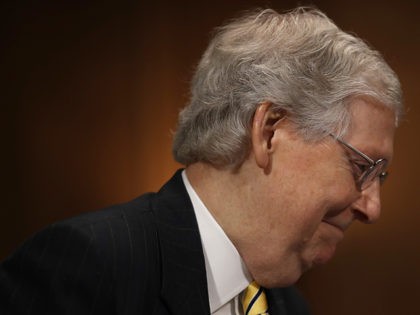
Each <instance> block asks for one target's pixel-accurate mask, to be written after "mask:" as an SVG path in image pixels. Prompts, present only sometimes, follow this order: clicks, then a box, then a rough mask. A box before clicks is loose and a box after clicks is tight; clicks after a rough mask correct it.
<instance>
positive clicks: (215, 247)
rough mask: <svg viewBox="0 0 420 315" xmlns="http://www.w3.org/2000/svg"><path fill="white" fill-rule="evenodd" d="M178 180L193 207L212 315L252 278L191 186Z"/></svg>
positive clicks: (184, 177)
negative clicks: (204, 264) (183, 185)
mask: <svg viewBox="0 0 420 315" xmlns="http://www.w3.org/2000/svg"><path fill="white" fill-rule="evenodd" d="M182 179H183V181H184V184H185V187H186V189H187V192H188V195H189V197H190V199H191V202H192V204H193V208H194V212H195V215H196V218H197V223H198V227H199V230H200V236H201V243H202V246H203V252H204V260H205V263H206V275H207V287H208V293H209V302H210V311H211V312H212V313H213V312H214V311H216V310H217V309H219V308H220V307H222V306H223V305H224V304H226V303H227V302H229V301H230V300H232V299H233V298H234V297H236V296H237V295H238V294H239V293H241V292H242V291H243V290H244V289H245V288H246V287H247V286H248V285H249V283H251V282H252V278H251V276H250V274H249V272H248V270H247V268H246V266H245V264H244V262H243V260H242V258H241V256H240V255H239V253H238V251H237V250H236V248H235V246H234V245H233V244H232V242H231V241H230V239H229V238H228V237H227V235H226V234H225V232H224V231H223V229H222V228H221V227H220V225H219V224H218V223H217V222H216V220H215V219H214V217H213V216H212V215H211V213H210V212H209V211H208V209H207V208H206V206H205V205H204V203H203V202H202V201H201V199H200V197H199V196H198V195H197V193H196V192H195V190H194V188H193V187H192V186H191V183H190V182H189V180H188V178H187V175H186V173H185V170H184V171H183V172H182Z"/></svg>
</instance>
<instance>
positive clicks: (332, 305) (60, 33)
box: [0, 0, 420, 315]
mask: <svg viewBox="0 0 420 315" xmlns="http://www.w3.org/2000/svg"><path fill="white" fill-rule="evenodd" d="M57 2H59V1H13V2H6V3H5V2H3V3H2V5H1V7H0V9H1V11H0V12H1V15H2V18H1V25H2V27H1V33H0V35H1V38H0V45H1V59H0V69H1V71H0V80H1V81H0V83H1V85H0V86H1V89H2V92H1V94H0V97H1V110H2V112H4V114H3V115H2V120H1V121H2V123H1V126H2V132H1V135H2V139H1V140H2V142H1V143H2V147H3V150H1V151H2V152H3V153H1V154H0V156H1V158H0V163H1V165H2V172H1V174H2V176H1V178H2V181H1V182H2V187H1V188H2V192H3V194H4V196H3V198H2V207H1V210H0V259H3V258H4V257H6V256H7V255H8V254H10V253H11V252H12V250H13V249H14V248H16V246H18V245H19V244H20V243H21V242H22V241H23V240H24V239H26V238H27V237H29V236H30V235H31V234H33V233H34V232H35V231H37V230H39V229H41V228H43V227H44V226H46V225H47V224H50V223H52V222H54V221H57V220H61V219H64V218H67V217H70V216H74V215H77V214H79V213H82V212H86V211H92V210H95V209H99V208H102V207H104V206H107V205H110V204H113V203H118V202H122V201H127V200H130V199H132V198H134V197H136V196H137V195H139V194H141V193H143V192H146V191H151V190H156V189H158V188H159V187H160V186H161V185H162V184H163V183H164V182H165V181H166V180H167V179H168V178H169V177H170V176H171V175H172V173H173V171H174V170H176V169H177V168H178V167H180V166H179V165H177V164H176V163H175V162H173V160H172V157H171V130H173V129H174V128H175V125H176V118H177V113H178V111H179V110H180V108H182V107H183V105H184V104H185V103H186V101H187V99H188V84H189V83H188V82H189V80H190V77H191V74H192V72H193V69H194V66H195V64H196V63H197V61H198V59H199V58H200V55H201V53H202V52H203V50H204V49H205V47H206V45H207V43H208V40H209V38H210V32H211V30H212V29H213V28H214V27H215V26H218V25H220V24H221V23H223V22H224V21H226V19H228V18H231V17H232V16H234V15H236V14H237V13H238V11H241V10H244V9H250V8H254V7H261V6H262V7H266V6H268V7H272V8H275V9H278V10H283V9H291V8H293V7H294V6H295V5H297V4H315V5H316V6H318V7H319V8H320V9H321V10H323V11H325V12H326V13H327V14H328V15H329V16H330V17H331V18H332V19H333V20H334V21H335V22H336V23H337V24H338V25H339V26H340V27H342V28H343V29H344V30H346V31H350V32H355V33H357V34H358V35H359V36H360V37H362V38H364V39H367V40H368V41H369V42H370V43H371V44H372V45H373V46H374V47H376V48H377V49H378V50H380V51H381V52H382V53H383V54H384V56H385V58H386V59H387V60H388V62H389V63H390V65H391V66H392V67H393V68H394V69H395V70H396V72H397V73H398V74H399V76H400V79H401V82H402V85H403V90H404V93H405V103H406V106H407V108H408V114H407V116H406V118H405V121H404V122H403V124H402V126H401V127H400V128H399V130H398V133H397V137H396V146H395V159H394V162H393V164H392V167H391V176H390V178H389V182H387V183H386V185H385V186H384V187H383V194H382V196H383V198H382V201H383V207H382V208H383V212H382V217H381V220H380V221H379V222H378V223H377V224H375V225H373V226H365V225H361V224H355V225H354V227H353V228H352V229H351V230H350V231H349V232H348V233H347V235H346V239H345V241H344V242H343V244H342V245H341V247H340V248H339V250H338V252H337V255H336V257H335V258H334V259H333V261H332V262H331V263H329V264H328V265H326V266H324V267H320V268H318V269H316V270H313V271H311V272H309V273H308V274H306V275H305V276H304V277H303V278H302V280H301V281H300V282H299V286H300V288H301V289H302V291H303V293H304V295H305V296H306V297H307V299H308V301H309V303H310V304H311V306H312V309H313V312H314V314H315V315H317V314H324V315H325V314H326V315H328V314H331V315H336V314H359V315H363V314H365V315H372V314H418V312H419V311H418V308H419V307H418V299H419V298H420V270H419V266H420V255H419V249H418V248H419V243H420V233H419V231H418V226H419V223H420V211H419V210H420V202H419V198H418V194H420V190H419V177H420V176H419V175H420V174H419V173H420V172H419V166H418V163H419V158H420V152H419V150H420V148H419V139H418V134H419V128H420V127H419V126H418V121H419V115H420V111H419V109H418V107H417V103H418V102H419V94H418V90H419V87H418V74H419V73H420V67H419V65H420V62H419V57H418V56H419V48H420V27H419V16H418V12H419V8H420V6H419V5H415V4H414V3H416V1H360V0H353V1H333V0H330V1H327V0H326V1H312V2H308V1H299V2H298V1H239V0H229V1H221V0H219V1H163V0H155V1H154V2H153V3H151V2H150V3H149V2H148V1H147V2H146V1H137V2H134V1H131V2H124V3H123V2H117V1H114V2H106V1H101V2H99V1H98V2H94V1H90V2H88V1H86V2H84V1H66V2H63V1H60V2H59V3H57ZM372 119H374V117H372ZM302 184H304V183H302Z"/></svg>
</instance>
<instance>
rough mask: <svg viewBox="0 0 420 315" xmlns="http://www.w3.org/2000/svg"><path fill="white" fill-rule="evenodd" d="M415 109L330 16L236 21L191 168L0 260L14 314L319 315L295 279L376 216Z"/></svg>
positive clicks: (267, 13) (197, 122) (210, 65)
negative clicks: (398, 135) (397, 143)
mask: <svg viewBox="0 0 420 315" xmlns="http://www.w3.org/2000/svg"><path fill="white" fill-rule="evenodd" d="M401 103H402V102H401V90H400V86H399V82H398V79H397V77H396V75H395V74H394V73H393V71H392V70H391V69H390V68H389V66H388V65H387V64H386V63H385V61H384V60H383V59H382V57H381V56H380V54H379V53H378V52H376V51H374V50H372V49H371V48H369V47H368V46H367V45H366V44H365V43H364V42H363V41H361V40H360V39H358V38H356V37H354V36H352V35H349V34H346V33H344V32H343V31H341V30H340V29H338V28H337V27H336V26H335V25H334V24H333V22H331V21H330V20H329V19H328V18H327V17H326V16H325V15H324V14H323V13H321V12H319V11H317V10H313V9H303V8H298V9H296V10H294V11H292V12H289V13H286V14H283V15H281V14H278V13H277V12H275V11H272V10H264V11H256V12H251V13H249V14H246V15H244V16H242V17H241V18H239V19H236V20H234V21H232V22H230V23H229V24H227V25H225V26H224V27H221V28H219V29H218V32H217V34H216V35H215V37H214V38H213V39H212V41H211V43H210V45H209V47H208V48H207V50H206V51H205V53H204V55H203V57H202V59H201V61H200V63H199V65H198V67H197V70H196V73H195V76H194V78H193V81H192V89H191V101H190V104H189V105H188V106H187V107H186V108H185V109H184V110H183V111H182V112H181V113H180V117H179V125H178V129H177V131H176V134H175V139H174V146H173V152H174V156H175V158H176V160H177V161H179V162H181V163H183V164H185V165H186V168H185V170H180V171H178V172H177V173H176V174H175V175H174V177H173V178H172V179H171V180H170V181H169V182H168V183H167V184H166V185H165V186H163V187H162V189H161V190H160V191H159V192H158V193H152V194H146V195H144V196H141V197H139V198H137V199H135V200H134V201H131V202H129V203H126V204H123V205H117V206H114V207H111V208H109V209H105V210H102V211H99V212H95V213H91V214H87V215H84V216H81V217H77V218H73V219H70V220H67V221H65V222H60V223H57V224H54V225H52V226H50V227H49V228H47V229H46V230H44V231H43V232H41V233H39V234H37V235H35V236H34V237H33V238H32V239H30V240H29V241H28V242H26V243H25V244H24V245H23V246H22V247H21V248H20V249H19V250H18V251H17V252H16V253H15V254H14V255H12V256H11V257H9V258H8V259H7V260H6V261H5V262H4V263H3V264H2V265H1V270H0V313H1V314H217V315H222V314H261V313H266V312H267V311H268V313H269V314H271V315H273V314H308V310H307V308H306V306H305V303H304V302H303V300H302V299H301V298H300V297H299V295H298V294H297V292H296V291H295V289H293V287H291V285H292V284H293V283H295V282H296V281H297V280H298V279H299V277H300V276H301V275H302V273H303V272H304V271H306V270H308V269H309V268H311V267H312V266H314V265H317V264H322V263H325V262H327V261H328V260H329V259H330V258H331V257H332V256H333V254H334V251H335V248H336V246H337V244H338V242H339V241H340V240H341V239H342V238H343V234H344V232H345V230H346V229H347V228H348V227H349V226H350V225H351V223H352V222H353V221H355V220H360V221H362V222H365V223H373V222H375V221H376V220H377V219H378V217H379V215H380V196H379V193H380V191H379V190H380V183H381V181H383V180H384V179H385V177H386V168H387V165H388V164H389V162H390V161H391V159H392V155H393V138H394V131H395V127H396V126H397V125H398V121H399V119H400V116H401V113H402V105H401ZM250 284H251V286H250V287H248V285H250ZM260 286H261V287H260ZM252 288H253V289H255V290H256V292H257V293H256V295H255V296H254V295H253V294H254V293H252V292H251V291H250V290H251V289H252ZM263 288H264V289H263ZM256 308H260V309H259V310H255V309H256Z"/></svg>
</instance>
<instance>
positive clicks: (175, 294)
mask: <svg viewBox="0 0 420 315" xmlns="http://www.w3.org/2000/svg"><path fill="white" fill-rule="evenodd" d="M153 208H154V212H155V214H156V221H157V226H158V233H159V242H160V247H161V259H162V291H161V294H162V298H163V300H164V301H165V303H166V305H167V306H168V308H169V310H170V311H171V313H172V314H209V313H210V307H209V301H208V300H209V299H208V292H207V280H206V270H205V263H204V256H203V249H202V245H201V239H200V233H199V230H198V225H197V221H196V218H195V214H194V210H193V207H192V204H191V201H190V199H189V196H188V193H187V191H186V189H185V186H184V183H183V181H182V177H181V170H179V171H178V172H177V173H176V174H175V175H174V177H172V179H171V180H170V181H169V182H168V183H167V184H166V185H165V186H163V187H162V189H161V190H160V191H159V192H158V194H157V196H156V198H155V201H154V206H153Z"/></svg>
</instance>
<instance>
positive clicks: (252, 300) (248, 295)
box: [242, 281, 268, 315]
mask: <svg viewBox="0 0 420 315" xmlns="http://www.w3.org/2000/svg"><path fill="white" fill-rule="evenodd" d="M242 307H243V309H244V315H263V314H268V313H267V311H268V305H267V298H266V296H265V293H264V290H263V288H261V287H260V286H259V284H257V283H256V282H255V281H254V282H252V283H251V284H250V285H249V286H248V287H247V288H246V289H245V290H244V293H243V296H242Z"/></svg>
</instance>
